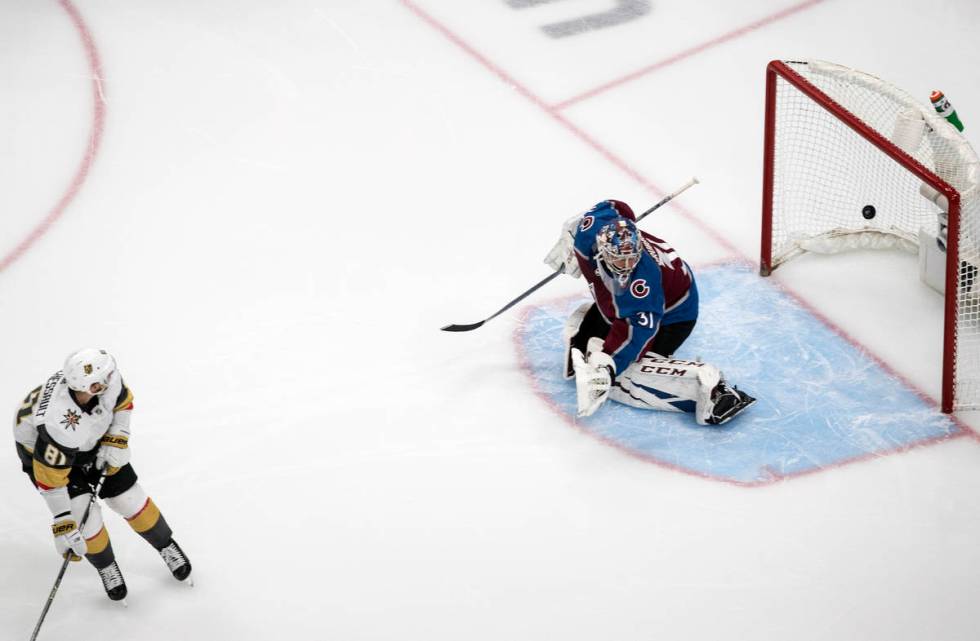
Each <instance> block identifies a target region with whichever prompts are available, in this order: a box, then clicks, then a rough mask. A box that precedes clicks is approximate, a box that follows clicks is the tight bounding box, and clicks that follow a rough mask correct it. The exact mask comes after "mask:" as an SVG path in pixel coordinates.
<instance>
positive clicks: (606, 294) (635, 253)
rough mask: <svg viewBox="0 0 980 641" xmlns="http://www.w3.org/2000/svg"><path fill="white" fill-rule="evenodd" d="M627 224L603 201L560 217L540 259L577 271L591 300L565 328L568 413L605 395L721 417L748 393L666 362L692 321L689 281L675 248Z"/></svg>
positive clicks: (583, 411) (709, 420) (699, 369)
mask: <svg viewBox="0 0 980 641" xmlns="http://www.w3.org/2000/svg"><path fill="white" fill-rule="evenodd" d="M635 221H636V216H635V215H634V214H633V211H632V210H631V209H630V207H629V205H627V204H626V203H623V202H620V201H618V200H604V201H602V202H600V203H598V204H597V205H596V206H595V207H593V208H592V209H590V210H589V211H587V212H585V213H584V214H582V215H581V216H576V217H574V218H572V219H570V220H568V221H567V222H566V223H565V225H564V227H563V228H562V232H561V237H560V238H559V240H558V242H557V243H555V246H554V247H553V248H552V250H551V251H550V252H549V253H548V256H547V257H546V258H545V263H547V264H548V265H549V266H551V267H552V268H553V269H555V270H556V271H562V272H564V273H566V274H569V275H570V276H574V277H578V276H580V275H583V274H584V275H585V279H586V281H588V283H589V289H590V290H591V292H592V296H593V298H594V299H595V302H594V303H586V304H584V305H582V306H581V307H579V309H578V310H576V311H575V312H574V313H573V314H572V315H571V317H569V319H568V321H567V323H566V325H565V342H566V349H565V352H566V358H565V377H566V378H572V377H574V378H575V386H576V393H577V400H578V415H579V416H591V415H592V414H593V413H594V412H595V411H596V410H597V409H599V407H600V406H601V405H602V404H603V403H604V402H605V401H606V400H607V399H608V398H612V399H613V400H615V401H618V402H620V403H625V404H627V405H631V406H633V407H640V408H643V409H657V410H666V411H673V412H690V413H693V414H694V416H695V419H696V420H697V422H698V423H699V424H701V425H720V424H722V423H725V422H727V421H729V420H731V419H732V418H734V417H735V415H736V414H738V413H739V412H741V411H742V410H744V409H745V408H746V407H748V406H749V405H750V404H751V403H752V402H753V401H754V400H755V399H754V398H752V397H751V396H749V395H748V394H746V393H745V392H742V391H740V390H738V389H737V388H735V387H732V386H729V385H728V384H727V383H726V382H725V381H724V379H723V378H722V375H721V372H720V371H719V370H718V368H717V367H715V366H713V365H710V364H708V363H702V362H698V361H687V360H680V359H675V358H672V356H673V354H674V352H675V351H676V350H677V348H678V347H680V346H681V344H682V343H683V342H684V341H685V340H686V339H687V337H688V336H689V335H690V333H691V331H692V330H693V329H694V325H695V323H696V322H697V317H698V289H697V284H696V283H695V280H694V275H693V273H692V272H691V268H690V267H689V266H688V264H687V263H685V262H684V261H683V260H682V259H681V257H680V256H678V255H677V252H676V251H674V249H673V248H672V247H671V246H670V245H668V244H667V243H666V242H664V241H663V240H661V239H659V238H657V237H656V236H653V235H651V234H647V233H645V232H641V231H639V230H638V229H637V228H636V223H635Z"/></svg>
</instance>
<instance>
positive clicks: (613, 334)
mask: <svg viewBox="0 0 980 641" xmlns="http://www.w3.org/2000/svg"><path fill="white" fill-rule="evenodd" d="M621 218H625V219H627V220H630V221H633V222H634V223H635V222H636V216H635V215H634V214H633V210H631V209H630V207H629V205H627V204H626V203H623V202H620V201H618V200H604V201H602V202H600V203H599V204H597V205H596V206H595V207H593V208H592V209H590V210H589V211H587V212H585V213H584V214H583V215H582V219H581V220H580V221H579V225H578V229H577V231H576V232H575V257H576V258H577V259H578V263H579V267H580V268H581V269H582V274H583V275H584V276H585V279H586V280H587V281H588V282H589V289H590V290H592V296H593V297H594V298H595V302H596V305H597V307H598V308H599V311H600V312H601V313H602V315H603V317H605V319H606V321H607V322H608V323H609V324H610V326H611V328H610V330H609V334H608V335H607V336H606V340H605V343H604V345H603V351H604V352H606V353H607V354H609V355H610V356H612V358H613V362H615V364H616V371H617V372H622V371H624V370H625V369H626V368H627V367H629V365H630V364H631V363H633V362H634V361H637V360H639V359H640V357H641V356H643V355H644V354H645V353H647V352H648V351H650V347H651V345H652V344H653V339H654V337H655V336H656V335H657V331H658V330H659V329H660V326H661V325H669V324H671V323H679V322H682V321H693V320H697V317H698V290H697V286H696V285H695V283H694V274H692V273H691V269H690V267H688V265H687V263H685V262H684V261H683V260H681V257H680V256H678V255H677V252H676V251H674V249H673V248H672V247H671V246H670V245H668V244H667V243H666V242H664V241H663V240H661V239H659V238H657V237H656V236H653V235H651V234H647V233H645V232H642V231H641V232H639V234H640V238H641V245H642V251H641V252H640V261H639V262H638V263H637V265H636V267H635V268H633V271H632V272H631V273H629V274H628V275H627V276H626V277H621V276H619V275H617V274H616V273H614V272H612V271H610V270H609V269H608V268H607V267H606V266H605V264H604V263H603V262H602V261H599V260H597V256H598V252H597V249H596V235H597V234H598V232H599V230H600V229H602V228H603V227H604V226H606V225H608V224H609V223H613V222H615V221H617V220H619V219H621ZM662 356H669V354H662Z"/></svg>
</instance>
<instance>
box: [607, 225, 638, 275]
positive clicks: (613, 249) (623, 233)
mask: <svg viewBox="0 0 980 641" xmlns="http://www.w3.org/2000/svg"><path fill="white" fill-rule="evenodd" d="M596 247H597V248H598V250H599V258H600V259H602V262H603V264H605V266H606V267H607V268H608V269H609V271H611V272H612V273H613V274H615V275H617V276H619V278H620V280H623V279H625V278H626V277H628V276H629V275H630V274H631V273H632V272H633V269H634V268H635V267H636V265H637V263H639V262H640V252H641V251H642V248H641V246H640V234H639V232H638V231H637V230H636V226H635V225H633V223H631V222H629V221H628V220H617V221H616V222H613V223H609V224H608V225H605V226H604V227H603V228H602V229H600V230H599V233H598V234H597V235H596Z"/></svg>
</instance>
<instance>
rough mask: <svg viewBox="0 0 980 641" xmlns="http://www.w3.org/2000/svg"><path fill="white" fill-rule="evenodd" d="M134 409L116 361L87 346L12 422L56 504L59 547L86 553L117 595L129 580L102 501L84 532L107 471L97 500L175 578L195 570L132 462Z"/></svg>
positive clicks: (25, 456)
mask: <svg viewBox="0 0 980 641" xmlns="http://www.w3.org/2000/svg"><path fill="white" fill-rule="evenodd" d="M132 410H133V394H132V392H131V391H130V390H129V388H128V387H127V386H126V384H125V382H124V381H123V379H122V376H120V375H119V372H118V371H117V369H116V362H115V359H113V357H112V356H111V355H110V354H108V353H107V352H105V351H104V350H98V349H91V348H87V349H82V350H79V351H77V352H74V353H73V354H71V355H69V356H68V358H67V360H65V364H64V368H63V369H62V370H60V371H58V372H55V373H54V375H52V376H51V377H50V378H49V379H48V380H47V382H45V383H44V384H43V385H41V386H39V387H37V388H35V389H34V390H32V391H31V392H30V393H29V394H28V395H27V397H26V398H25V399H24V401H23V403H22V405H21V406H20V409H19V410H18V412H17V416H16V418H15V421H14V440H15V441H16V447H17V455H18V456H19V458H20V460H21V465H22V468H23V470H24V472H25V473H26V474H27V475H28V476H29V477H30V479H31V482H32V483H33V484H34V486H35V487H36V488H37V490H38V491H39V493H40V495H41V497H42V498H43V499H44V501H45V503H47V505H48V508H49V509H50V510H51V515H52V523H53V525H52V531H53V533H54V543H55V549H56V550H57V551H58V553H59V554H60V555H62V556H67V555H71V557H70V558H71V560H72V561H79V560H81V557H83V556H84V557H85V558H86V559H87V560H88V561H89V562H90V563H91V564H92V565H93V566H94V567H95V569H96V570H98V572H99V576H100V577H101V578H102V584H103V587H104V588H105V591H106V594H107V595H108V596H109V598H110V599H112V600H120V599H123V598H124V597H125V596H126V582H125V580H124V579H123V575H122V572H121V571H120V570H119V565H118V563H116V559H115V555H114V554H113V551H112V544H111V542H110V541H109V534H108V532H107V531H106V528H105V525H104V524H103V521H102V514H101V511H100V507H99V503H98V502H97V501H96V502H93V503H92V507H91V511H90V512H89V515H88V520H87V521H85V524H84V527H83V528H82V529H81V530H79V526H80V524H81V523H82V515H83V514H84V512H85V508H86V506H87V505H88V504H89V501H90V499H91V498H92V493H93V491H94V489H95V486H96V484H97V482H98V479H99V477H100V476H101V475H102V473H103V472H105V474H106V477H105V481H104V482H103V484H102V488H101V490H100V491H99V498H101V499H103V500H104V501H105V504H106V505H108V506H109V507H110V508H111V509H112V510H113V511H114V512H116V513H117V514H119V515H120V516H122V517H123V518H124V519H126V521H127V522H128V523H129V525H130V527H132V528H133V530H134V531H135V532H136V533H137V534H139V535H140V536H141V537H143V538H144V539H145V540H146V541H147V542H148V543H149V544H150V545H152V546H153V547H154V548H155V549H156V550H157V551H158V552H159V553H160V556H161V557H162V558H163V560H164V562H165V563H166V564H167V567H168V568H169V570H170V572H171V573H172V574H173V576H174V578H176V579H177V580H179V581H183V580H185V579H187V577H188V576H189V575H190V573H191V564H190V561H188V559H187V556H186V555H185V554H184V552H183V550H181V548H180V546H178V545H177V542H176V541H174V539H173V534H172V532H171V530H170V526H169V525H168V524H167V521H166V520H165V519H164V518H163V515H162V514H161V513H160V510H159V509H158V508H157V506H156V504H155V503H154V502H153V499H151V498H150V497H149V496H147V494H146V491H144V489H143V487H142V486H141V485H140V483H139V482H138V480H137V476H136V472H135V470H134V469H133V466H132V464H130V462H129V459H130V451H129V421H130V415H131V414H132Z"/></svg>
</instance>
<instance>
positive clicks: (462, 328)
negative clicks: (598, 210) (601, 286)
mask: <svg viewBox="0 0 980 641" xmlns="http://www.w3.org/2000/svg"><path fill="white" fill-rule="evenodd" d="M696 184H698V179H697V178H691V179H690V180H689V181H687V182H686V183H685V184H684V186H682V187H681V188H680V189H678V190H677V191H675V192H673V193H671V194H667V195H666V196H664V198H663V199H662V200H661V201H660V202H658V203H657V204H656V205H654V206H653V207H651V208H650V209H648V210H646V211H645V212H643V213H642V214H640V215H639V216H637V217H636V222H637V223H639V222H640V221H641V220H643V219H644V218H646V217H647V216H649V215H650V214H652V213H653V212H654V211H656V210H657V209H659V208H660V207H662V206H663V205H665V204H667V203H668V202H670V201H671V200H673V199H674V198H676V197H677V196H679V195H680V194H681V193H682V192H684V191H686V190H688V189H689V188H691V187H693V186H694V185H696ZM562 273H563V272H554V273H553V274H550V275H548V276H546V277H545V278H544V279H543V280H542V281H540V282H539V283H537V284H536V285H534V286H533V287H531V288H530V289H529V290H527V291H526V292H524V293H523V294H521V295H520V296H518V297H517V298H515V299H514V300H512V301H510V302H509V303H507V304H506V305H504V306H503V307H501V308H500V309H499V310H497V311H496V312H495V313H494V314H493V315H492V316H488V317H487V318H484V319H483V320H481V321H477V322H475V323H470V324H468V325H456V324H450V325H446V326H445V327H440V328H439V329H441V330H442V331H444V332H469V331H472V330H474V329H476V328H478V327H482V326H483V325H484V324H485V323H487V322H488V321H491V320H493V319H494V318H496V317H497V316H500V315H501V314H503V313H504V312H506V311H507V310H508V309H510V308H511V307H513V306H514V305H516V304H517V303H519V302H521V301H522V300H524V299H525V298H527V297H528V296H530V295H531V294H533V293H534V292H536V291H537V290H539V289H541V288H542V287H544V286H545V285H547V284H548V283H550V282H551V281H553V280H554V279H555V277H557V276H558V275H560V274H562Z"/></svg>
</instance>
